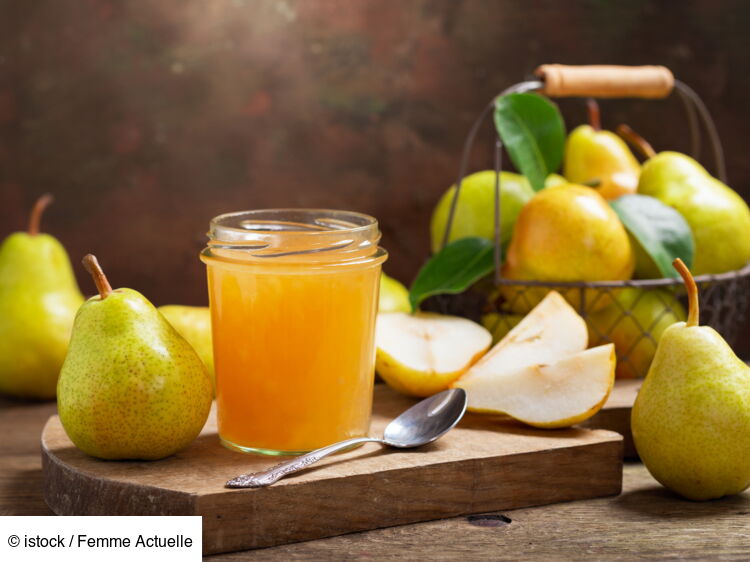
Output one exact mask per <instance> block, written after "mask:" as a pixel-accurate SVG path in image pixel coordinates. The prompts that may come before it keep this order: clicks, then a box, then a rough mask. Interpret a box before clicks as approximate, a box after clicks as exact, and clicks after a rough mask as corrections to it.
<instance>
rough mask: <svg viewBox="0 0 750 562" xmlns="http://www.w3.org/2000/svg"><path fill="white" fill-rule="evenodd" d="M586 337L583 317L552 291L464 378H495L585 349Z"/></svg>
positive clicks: (558, 294)
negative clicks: (498, 375)
mask: <svg viewBox="0 0 750 562" xmlns="http://www.w3.org/2000/svg"><path fill="white" fill-rule="evenodd" d="M588 338H589V336H588V329H587V327H586V322H585V321H584V320H583V318H581V317H580V316H579V315H578V313H577V312H576V311H575V310H573V307H572V306H570V304H568V301H566V300H565V299H564V298H563V297H562V296H561V295H560V293H558V292H557V291H551V292H549V293H547V295H546V296H545V297H544V299H543V300H542V301H541V302H540V303H539V304H538V305H536V307H534V309H533V310H532V311H531V312H529V313H528V314H527V315H526V316H525V317H524V318H523V319H522V320H521V321H520V322H519V323H518V324H517V325H516V326H515V327H514V328H513V329H512V330H511V331H510V332H508V333H507V334H506V336H505V337H504V338H503V339H502V340H500V341H499V342H498V343H497V344H496V345H495V346H494V347H493V348H492V349H491V350H490V351H489V352H487V354H486V355H485V356H484V357H483V358H482V359H481V361H479V362H478V363H477V364H476V365H474V366H473V367H472V368H471V370H470V371H469V372H468V373H466V376H465V377H464V379H467V380H468V379H473V378H481V377H484V376H490V377H492V378H494V377H495V376H496V375H497V374H501V373H504V372H506V371H512V370H515V369H518V368H520V367H526V366H529V365H538V364H546V363H552V362H553V361H556V360H558V359H562V358H563V357H566V356H568V355H572V354H573V353H577V352H579V351H583V350H584V349H586V346H587V345H588ZM469 406H471V401H469Z"/></svg>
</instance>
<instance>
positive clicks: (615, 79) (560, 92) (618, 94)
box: [534, 64, 674, 98]
mask: <svg viewBox="0 0 750 562" xmlns="http://www.w3.org/2000/svg"><path fill="white" fill-rule="evenodd" d="M534 73H535V74H536V75H537V76H539V77H541V78H542V79H543V80H544V87H543V88H542V90H541V92H542V93H543V94H545V95H547V96H550V97H558V98H564V97H594V98H665V97H667V96H668V95H669V94H670V93H671V92H672V87H673V86H674V76H672V72H671V71H670V70H669V69H668V68H667V67H665V66H614V65H591V66H568V65H564V64H543V65H542V66H540V67H538V68H537V69H536V71H535V72H534Z"/></svg>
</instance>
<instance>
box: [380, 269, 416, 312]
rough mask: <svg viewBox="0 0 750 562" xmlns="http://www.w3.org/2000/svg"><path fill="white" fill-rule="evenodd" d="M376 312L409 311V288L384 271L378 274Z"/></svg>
mask: <svg viewBox="0 0 750 562" xmlns="http://www.w3.org/2000/svg"><path fill="white" fill-rule="evenodd" d="M378 312H411V304H410V303H409V289H407V288H406V287H404V285H403V284H402V283H401V282H400V281H397V280H396V279H394V278H393V277H388V276H387V275H386V274H385V273H381V274H380V299H379V301H378Z"/></svg>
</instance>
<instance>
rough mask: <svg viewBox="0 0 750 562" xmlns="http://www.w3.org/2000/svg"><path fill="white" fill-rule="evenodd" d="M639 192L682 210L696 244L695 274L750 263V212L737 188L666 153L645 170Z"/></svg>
mask: <svg viewBox="0 0 750 562" xmlns="http://www.w3.org/2000/svg"><path fill="white" fill-rule="evenodd" d="M638 192H639V193H643V194H644V195H651V196H652V197H656V198H657V199H659V200H661V201H662V202H663V203H665V204H667V205H669V206H670V207H674V208H675V209H677V210H678V211H679V212H680V214H682V216H683V217H685V220H686V221H687V222H688V224H689V225H690V229H691V230H692V231H693V237H694V238H695V258H694V263H693V273H694V274H695V275H703V274H706V273H723V272H725V271H732V270H735V269H740V268H741V267H743V266H744V265H745V264H746V263H747V262H748V260H750V209H749V208H748V206H747V203H745V201H744V200H743V199H742V197H740V196H739V195H738V194H737V193H736V192H735V191H733V190H732V189H731V188H729V187H728V186H726V185H725V184H723V183H722V182H720V181H719V180H717V179H716V178H714V177H712V176H711V175H710V174H709V173H708V172H707V171H706V169H705V168H704V167H703V166H701V165H700V164H699V163H698V162H696V161H695V160H693V159H692V158H690V157H689V156H686V155H684V154H680V153H679V152H661V153H659V154H657V155H655V156H654V157H652V158H650V159H649V160H648V161H647V162H646V163H645V164H644V165H643V170H642V172H641V178H640V181H639V183H638Z"/></svg>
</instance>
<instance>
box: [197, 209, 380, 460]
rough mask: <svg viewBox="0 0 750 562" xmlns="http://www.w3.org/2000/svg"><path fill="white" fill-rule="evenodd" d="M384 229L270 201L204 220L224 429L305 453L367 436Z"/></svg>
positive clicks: (257, 446)
mask: <svg viewBox="0 0 750 562" xmlns="http://www.w3.org/2000/svg"><path fill="white" fill-rule="evenodd" d="M379 240H380V231H379V229H378V223H377V221H376V220H375V219H374V218H373V217H370V216H367V215H363V214H360V213H354V212H348V211H334V210H317V209H271V210H256V211H244V212H238V213H229V214H225V215H220V216H218V217H216V218H214V219H213V220H212V221H211V225H210V231H209V243H208V247H207V248H206V249H205V250H203V252H202V254H201V260H202V261H203V262H204V263H205V264H206V266H207V274H208V291H209V299H210V307H211V319H212V330H213V342H214V361H215V368H216V403H217V416H218V428H219V437H220V439H221V441H222V443H223V444H224V445H225V446H227V447H229V448H231V449H234V450H238V451H243V452H255V453H264V454H272V455H290V454H300V453H304V452H307V451H310V450H312V449H316V448H318V447H322V446H325V445H328V444H331V443H334V442H336V441H341V440H344V439H349V438H353V437H362V436H365V435H367V433H368V431H369V424H370V414H371V410H372V387H373V378H374V363H375V359H374V353H375V350H374V347H375V346H374V331H375V317H376V314H377V306H378V289H379V280H380V269H381V264H382V263H383V262H384V261H385V259H386V257H387V253H386V251H385V250H383V249H382V248H380V247H379V246H378V242H379Z"/></svg>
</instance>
